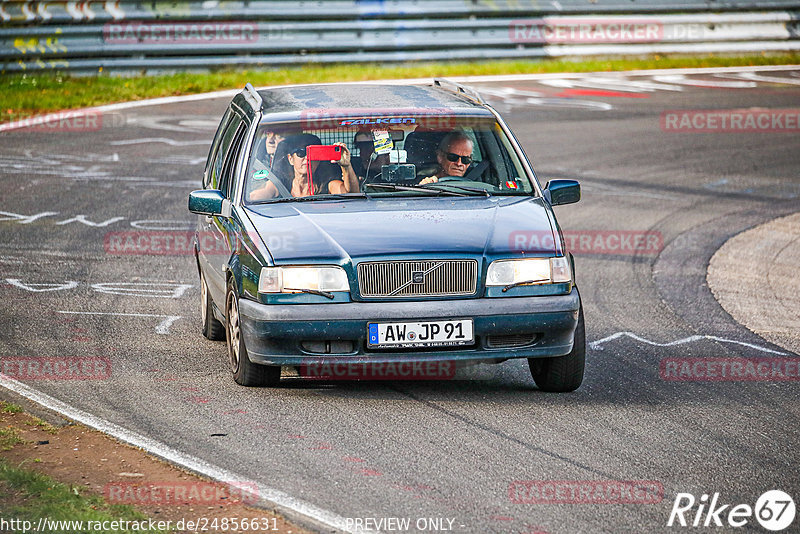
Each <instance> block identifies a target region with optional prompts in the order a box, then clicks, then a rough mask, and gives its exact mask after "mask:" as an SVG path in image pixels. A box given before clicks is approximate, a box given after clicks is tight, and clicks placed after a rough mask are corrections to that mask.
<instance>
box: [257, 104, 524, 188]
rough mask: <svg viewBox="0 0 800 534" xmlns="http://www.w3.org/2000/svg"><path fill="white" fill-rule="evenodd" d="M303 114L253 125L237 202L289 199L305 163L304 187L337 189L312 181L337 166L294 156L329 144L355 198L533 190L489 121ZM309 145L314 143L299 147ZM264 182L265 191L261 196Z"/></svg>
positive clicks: (339, 176)
mask: <svg viewBox="0 0 800 534" xmlns="http://www.w3.org/2000/svg"><path fill="white" fill-rule="evenodd" d="M309 115H310V118H309V119H308V120H304V121H300V122H293V123H282V124H274V123H270V124H262V125H260V127H259V128H258V131H257V133H256V138H255V141H254V143H253V145H252V147H253V148H252V152H251V155H250V161H249V166H248V170H247V177H248V179H247V182H246V184H245V191H244V200H245V202H250V201H255V200H258V201H262V200H265V199H270V198H285V197H291V196H292V194H293V193H296V192H297V190H298V188H297V183H298V182H301V183H302V182H303V181H304V180H308V176H307V174H308V173H307V169H308V167H311V170H312V181H313V182H315V184H316V185H315V186H314V187H313V188H311V190H313V191H315V193H314V194H317V195H324V194H326V193H329V192H330V191H333V190H337V188H335V187H330V188H327V187H320V185H323V186H324V185H325V184H328V183H333V182H335V181H336V180H344V179H345V178H343V173H342V168H341V166H340V165H337V164H336V163H332V162H331V161H330V160H325V161H319V162H317V161H308V160H307V161H306V166H305V167H304V166H302V165H301V163H300V162H299V160H300V158H301V157H305V158H309V157H310V158H312V159H313V158H315V157H316V156H315V154H321V155H331V154H333V152H331V149H332V148H333V147H332V145H335V144H340V145H343V146H344V147H345V148H346V150H347V151H349V154H350V160H351V165H352V169H353V172H354V173H355V175H356V176H357V179H358V190H357V191H353V190H352V188H351V192H358V193H360V194H362V195H363V194H364V193H367V194H368V195H370V196H380V197H393V196H397V197H414V196H422V195H417V194H416V193H418V191H414V190H413V189H417V188H419V187H425V188H429V189H436V190H441V189H444V190H446V191H454V190H455V191H461V192H464V193H465V194H469V193H470V192H488V193H489V194H491V195H535V194H536V193H535V191H536V189H535V188H534V186H533V184H532V183H531V181H530V179H529V178H528V176H527V174H526V173H525V170H524V167H523V166H522V164H521V162H520V160H519V158H518V157H517V155H516V153H515V151H514V150H513V147H512V144H511V142H510V140H509V139H508V137H507V136H506V135H505V133H504V132H503V130H502V129H501V128H500V125H499V124H498V123H497V122H496V121H495V120H494V118H491V117H462V116H448V115H424V116H420V115H417V116H409V115H402V114H393V115H388V116H375V115H373V116H364V117H346V118H331V117H320V116H318V115H316V116H315V115H314V114H309ZM309 145H322V148H316V147H314V148H312V149H310V150H303V148H304V147H308V146H309ZM344 176H345V177H346V172H345V173H344ZM277 182H279V183H277ZM267 184H272V185H269V187H268V186H267ZM266 187H268V188H269V191H270V193H269V194H268V195H265V194H264V188H266ZM422 193H424V191H422ZM482 194H485V193H482Z"/></svg>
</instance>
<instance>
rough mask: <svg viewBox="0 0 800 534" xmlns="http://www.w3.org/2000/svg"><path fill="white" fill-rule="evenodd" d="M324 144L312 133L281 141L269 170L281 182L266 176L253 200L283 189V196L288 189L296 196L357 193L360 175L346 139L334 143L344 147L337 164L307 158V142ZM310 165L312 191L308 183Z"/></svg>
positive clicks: (275, 195)
mask: <svg viewBox="0 0 800 534" xmlns="http://www.w3.org/2000/svg"><path fill="white" fill-rule="evenodd" d="M321 144H322V142H321V141H320V139H319V137H317V136H316V135H313V134H298V135H290V136H288V137H286V138H285V139H284V140H283V141H281V142H280V144H278V147H277V149H276V150H275V157H274V159H273V165H272V169H271V171H270V172H271V173H272V174H273V175H274V177H275V178H276V179H277V181H278V182H279V183H280V185H276V184H275V183H274V182H273V181H272V180H267V181H266V183H265V185H264V187H261V188H259V189H256V190H254V191H253V192H251V193H250V196H249V199H250V201H255V200H266V199H270V198H274V197H277V196H280V194H281V192H284V195H283V196H288V195H286V193H287V192H288V193H289V194H291V196H293V197H307V196H311V195H325V194H334V195H335V194H343V193H357V192H358V190H359V188H358V177H357V176H356V173H355V171H353V166H352V165H351V163H350V151H349V150H348V149H347V146H346V145H345V144H344V143H334V145H336V146H339V147H341V148H342V157H341V159H340V160H339V161H337V162H336V163H338V165H336V164H334V163H331V162H328V161H308V155H307V150H306V149H307V148H308V146H309V145H321ZM309 166H310V169H311V175H312V187H313V191H312V190H311V188H310V187H309V180H308V171H309ZM337 169H338V170H337ZM281 186H282V187H281ZM279 189H280V190H279ZM281 190H283V191H281Z"/></svg>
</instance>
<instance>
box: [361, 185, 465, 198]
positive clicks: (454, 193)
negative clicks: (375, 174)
mask: <svg viewBox="0 0 800 534" xmlns="http://www.w3.org/2000/svg"><path fill="white" fill-rule="evenodd" d="M364 187H378V188H381V187H382V188H384V189H391V190H392V191H415V192H420V191H421V192H424V193H428V194H432V195H450V196H454V197H466V196H469V195H467V194H465V193H459V192H457V191H448V190H447V189H431V188H429V187H425V186H422V185H397V184H366V185H365V186H364Z"/></svg>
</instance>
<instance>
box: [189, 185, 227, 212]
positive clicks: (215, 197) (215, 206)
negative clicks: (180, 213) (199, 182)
mask: <svg viewBox="0 0 800 534" xmlns="http://www.w3.org/2000/svg"><path fill="white" fill-rule="evenodd" d="M225 204H226V202H225V197H224V196H223V195H222V191H220V190H219V189H199V190H197V191H192V192H191V193H189V211H191V212H192V213H198V214H200V215H209V216H212V215H222V216H225V214H224V213H223V211H224V208H225ZM227 211H229V212H230V209H228V210H227ZM228 215H230V213H228Z"/></svg>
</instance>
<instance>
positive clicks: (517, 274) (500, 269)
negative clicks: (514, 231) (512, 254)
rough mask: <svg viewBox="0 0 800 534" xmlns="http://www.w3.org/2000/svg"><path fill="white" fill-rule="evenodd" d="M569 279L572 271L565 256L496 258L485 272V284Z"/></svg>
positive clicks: (552, 281) (560, 281) (541, 282)
mask: <svg viewBox="0 0 800 534" xmlns="http://www.w3.org/2000/svg"><path fill="white" fill-rule="evenodd" d="M571 280H572V272H571V270H570V268H569V260H568V259H567V258H566V257H565V256H559V257H556V258H530V259H524V260H497V261H493V262H492V263H491V264H490V265H489V270H488V272H487V273H486V285H487V286H510V285H513V284H520V285H523V284H559V283H564V282H570V281H571Z"/></svg>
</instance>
